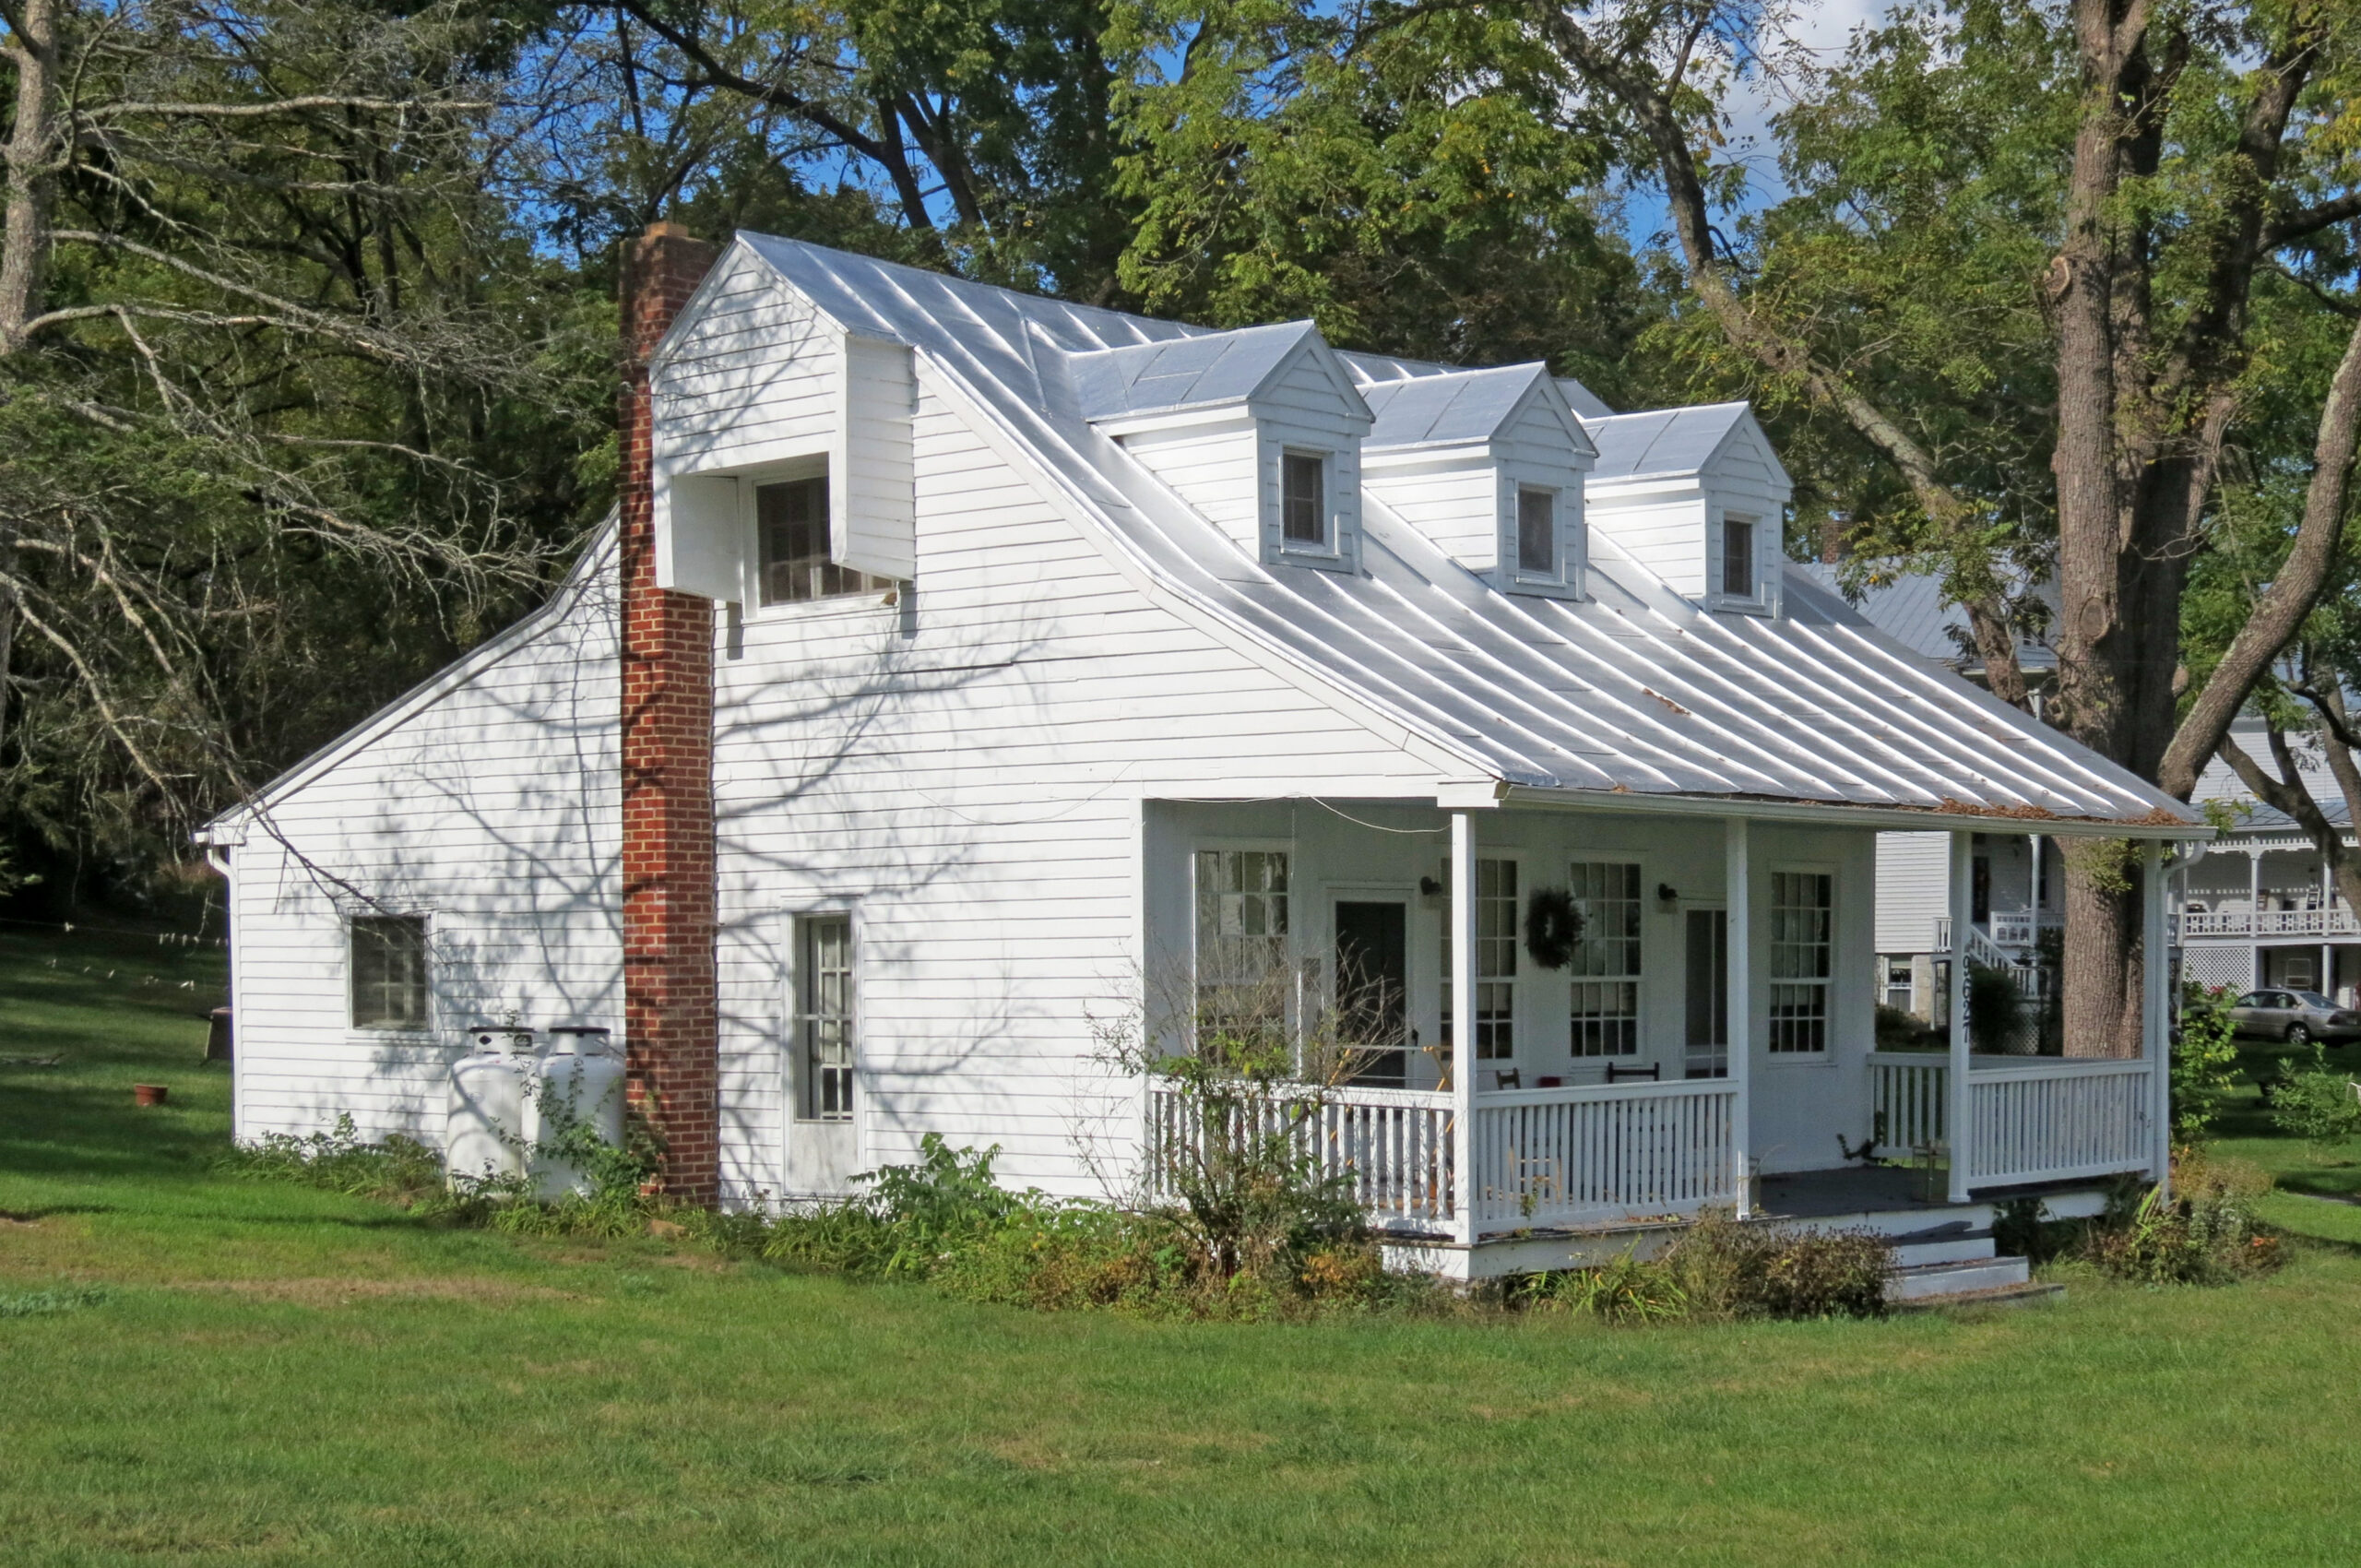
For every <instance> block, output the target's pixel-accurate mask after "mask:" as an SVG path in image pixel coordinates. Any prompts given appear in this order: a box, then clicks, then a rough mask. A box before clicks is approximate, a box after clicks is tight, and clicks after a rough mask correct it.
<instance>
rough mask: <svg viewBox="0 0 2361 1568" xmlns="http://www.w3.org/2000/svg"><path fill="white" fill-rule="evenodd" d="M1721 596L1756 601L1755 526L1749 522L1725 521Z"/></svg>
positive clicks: (1738, 518)
mask: <svg viewBox="0 0 2361 1568" xmlns="http://www.w3.org/2000/svg"><path fill="white" fill-rule="evenodd" d="M1722 592H1723V593H1725V594H1726V595H1728V596H1729V597H1730V598H1732V599H1752V598H1753V597H1754V523H1753V520H1752V519H1750V518H1747V517H1724V518H1723V519H1722Z"/></svg>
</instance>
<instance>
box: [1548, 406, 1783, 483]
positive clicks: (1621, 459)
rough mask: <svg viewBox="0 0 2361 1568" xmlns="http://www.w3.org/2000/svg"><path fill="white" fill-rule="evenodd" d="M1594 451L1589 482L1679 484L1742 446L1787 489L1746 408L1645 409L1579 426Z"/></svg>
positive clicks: (1766, 442) (1774, 457) (1767, 444)
mask: <svg viewBox="0 0 2361 1568" xmlns="http://www.w3.org/2000/svg"><path fill="white" fill-rule="evenodd" d="M1583 428H1584V430H1586V431H1588V432H1589V433H1590V438H1591V440H1592V441H1593V442H1594V443H1595V444H1596V445H1597V447H1598V465H1597V467H1596V468H1594V469H1591V477H1592V478H1593V479H1595V480H1619V479H1681V478H1687V477H1690V476H1691V475H1696V474H1702V473H1703V472H1705V471H1706V470H1707V469H1711V468H1712V467H1713V466H1714V461H1715V459H1717V458H1718V457H1721V455H1722V454H1723V453H1724V452H1725V451H1726V450H1727V449H1728V448H1729V447H1730V446H1731V445H1733V444H1735V443H1738V442H1746V443H1749V444H1750V445H1753V446H1754V447H1755V448H1756V452H1755V454H1754V455H1755V456H1756V457H1759V458H1760V459H1761V460H1762V462H1763V463H1765V464H1766V465H1767V466H1768V467H1769V468H1770V469H1771V470H1772V471H1773V472H1774V473H1775V474H1776V475H1777V476H1778V481H1779V482H1780V483H1781V484H1783V485H1786V484H1788V483H1790V481H1789V480H1788V478H1787V470H1786V469H1785V468H1784V467H1783V466H1781V464H1780V462H1779V455H1778V454H1777V453H1776V452H1775V451H1774V450H1773V449H1772V446H1771V442H1770V439H1769V437H1767V436H1765V435H1764V434H1762V426H1761V425H1760V424H1758V423H1757V422H1755V418H1754V410H1753V408H1752V407H1751V405H1750V404H1746V403H1706V404H1703V405H1700V406H1699V407H1697V408H1693V409H1651V410H1647V411H1646V412H1644V413H1637V414H1615V415H1612V416H1610V417H1608V418H1607V419H1593V420H1584V422H1583Z"/></svg>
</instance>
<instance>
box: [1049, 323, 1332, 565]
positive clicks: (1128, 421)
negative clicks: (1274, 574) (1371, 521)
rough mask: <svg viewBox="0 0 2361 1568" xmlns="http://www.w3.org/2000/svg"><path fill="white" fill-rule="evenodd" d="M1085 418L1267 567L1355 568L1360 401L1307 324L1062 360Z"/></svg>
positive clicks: (1138, 345)
mask: <svg viewBox="0 0 2361 1568" xmlns="http://www.w3.org/2000/svg"><path fill="white" fill-rule="evenodd" d="M1066 368H1067V372H1068V374H1069V375H1070V377H1071V379H1072V381H1073V384H1074V396H1075V398H1076V400H1077V402H1078V403H1079V404H1080V407H1081V411H1082V415H1083V417H1084V418H1085V419H1086V420H1088V421H1089V422H1091V423H1092V424H1093V425H1094V426H1096V427H1097V429H1098V430H1100V431H1101V432H1103V433H1104V434H1108V435H1109V436H1112V437H1113V438H1114V439H1115V440H1117V441H1118V442H1120V443H1121V444H1122V446H1123V448H1124V450H1126V451H1128V452H1129V453H1131V454H1132V456H1133V457H1136V458H1138V459H1139V461H1140V462H1141V464H1142V465H1143V466H1145V468H1146V469H1148V470H1149V471H1150V472H1152V473H1154V474H1155V475H1156V476H1157V478H1158V479H1160V480H1162V481H1164V482H1165V483H1166V484H1167V485H1169V486H1170V487H1171V489H1172V490H1173V492H1174V493H1176V494H1178V495H1179V496H1180V497H1181V499H1182V500H1183V501H1185V502H1187V503H1188V504H1189V505H1190V507H1191V508H1192V510H1194V511H1196V512H1197V513H1198V514H1199V515H1201V516H1203V517H1205V518H1207V519H1208V520H1210V521H1211V522H1213V523H1214V525H1215V526H1216V527H1217V528H1219V529H1221V530H1222V531H1223V532H1224V533H1225V534H1227V535H1228V537H1229V539H1230V540H1231V541H1232V542H1233V543H1235V544H1236V545H1237V546H1238V547H1239V548H1240V550H1243V551H1245V552H1247V553H1248V554H1249V555H1250V556H1252V557H1253V558H1254V559H1255V560H1257V561H1259V562H1261V563H1263V564H1264V565H1266V566H1277V565H1296V566H1312V567H1318V568H1320V569H1323V570H1326V571H1342V572H1357V571H1358V570H1359V569H1360V486H1361V463H1360V457H1361V451H1360V448H1361V438H1362V437H1363V436H1364V435H1366V434H1368V432H1369V427H1370V412H1369V406H1368V405H1367V404H1366V403H1364V402H1362V401H1361V398H1360V394H1359V393H1358V392H1357V391H1355V390H1354V388H1353V383H1352V378H1351V377H1350V376H1349V375H1347V374H1346V372H1345V368H1344V366H1343V365H1341V364H1340V363H1338V362H1337V359H1336V355H1335V350H1331V349H1330V348H1329V347H1328V345H1327V343H1326V342H1325V341H1323V339H1322V338H1321V336H1320V333H1319V332H1318V330H1317V329H1316V328H1314V327H1312V325H1311V323H1310V322H1308V321H1298V322H1289V323H1287V324H1285V325H1282V326H1278V327H1248V328H1246V329H1244V330H1242V331H1238V332H1208V333H1203V334H1198V335H1195V336H1192V337H1187V338H1173V339H1163V340H1160V341H1157V342H1151V343H1134V344H1130V345H1127V346H1125V347H1123V348H1120V349H1101V350H1094V351H1092V352H1088V353H1079V354H1072V355H1069V356H1067V359H1066Z"/></svg>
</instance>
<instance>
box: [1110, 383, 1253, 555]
mask: <svg viewBox="0 0 2361 1568" xmlns="http://www.w3.org/2000/svg"><path fill="white" fill-rule="evenodd" d="M1122 442H1123V448H1124V450H1126V451H1128V452H1129V453H1131V454H1132V456H1133V457H1136V458H1138V459H1139V461H1140V464H1141V466H1142V467H1144V468H1145V469H1147V470H1148V472H1150V473H1152V474H1154V475H1155V476H1156V477H1157V479H1159V480H1161V481H1163V482H1164V483H1165V484H1166V485H1167V486H1169V488H1170V489H1171V491H1172V493H1174V494H1175V495H1178V496H1179V497H1181V500H1182V501H1184V502H1186V503H1187V504H1188V505H1189V506H1190V507H1191V508H1192V510H1194V511H1195V512H1196V513H1197V514H1198V515H1199V516H1200V517H1204V519H1205V520H1206V521H1208V522H1210V523H1212V524H1213V525H1214V526H1215V527H1216V528H1218V529H1221V531H1222V533H1223V534H1224V535H1225V536H1227V537H1228V540H1229V541H1230V542H1231V543H1232V544H1235V545H1237V546H1238V548H1239V549H1240V551H1243V552H1245V554H1246V556H1247V557H1248V559H1250V560H1256V561H1259V560H1261V559H1263V513H1262V506H1261V488H1260V485H1259V483H1258V481H1257V479H1256V474H1255V465H1256V461H1257V458H1258V455H1259V450H1260V448H1259V445H1258V438H1257V435H1256V434H1255V427H1254V422H1253V420H1252V418H1251V417H1249V416H1248V415H1246V414H1245V413H1244V412H1242V411H1241V412H1240V414H1239V415H1238V417H1237V418H1236V419H1233V420H1226V421H1223V422H1217V423H1192V424H1181V425H1175V426H1173V427H1171V428H1169V429H1164V430H1142V431H1134V432H1133V433H1132V434H1128V435H1125V436H1124V437H1123V438H1122Z"/></svg>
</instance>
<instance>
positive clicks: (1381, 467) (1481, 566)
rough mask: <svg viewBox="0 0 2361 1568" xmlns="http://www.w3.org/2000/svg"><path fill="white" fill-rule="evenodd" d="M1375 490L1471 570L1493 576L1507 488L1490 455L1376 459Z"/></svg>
mask: <svg viewBox="0 0 2361 1568" xmlns="http://www.w3.org/2000/svg"><path fill="white" fill-rule="evenodd" d="M1366 466H1367V473H1368V477H1367V481H1366V482H1367V483H1368V485H1369V491H1370V494H1371V495H1372V496H1374V497H1376V498H1377V500H1379V501H1380V502H1382V503H1383V504H1384V505H1386V506H1387V507H1389V508H1390V509H1391V510H1392V511H1393V512H1394V515H1395V516H1396V517H1400V518H1401V519H1402V520H1403V521H1404V522H1406V523H1407V524H1409V525H1410V526H1411V527H1412V528H1414V529H1418V531H1419V532H1420V533H1422V534H1424V535H1425V536H1426V537H1427V538H1428V539H1430V540H1433V541H1434V543H1435V545H1436V546H1437V547H1438V548H1439V549H1441V550H1442V552H1443V553H1444V554H1446V555H1448V556H1450V557H1451V558H1452V559H1453V560H1454V561H1456V562H1458V563H1459V564H1461V565H1463V566H1465V567H1466V568H1467V569H1468V570H1469V571H1471V572H1475V573H1478V574H1480V575H1482V576H1490V575H1491V574H1492V573H1493V571H1494V570H1495V569H1496V568H1497V567H1498V566H1499V564H1500V551H1501V495H1500V492H1501V484H1502V482H1503V481H1502V479H1501V473H1500V469H1499V466H1498V464H1496V463H1495V462H1494V461H1493V458H1492V456H1491V454H1490V453H1489V452H1486V451H1483V450H1481V449H1480V448H1479V449H1474V450H1462V451H1459V452H1456V453H1453V454H1452V455H1450V456H1446V457H1436V456H1433V455H1431V454H1429V455H1424V456H1421V457H1416V458H1409V457H1370V459H1369V460H1368V462H1367V465H1366Z"/></svg>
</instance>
